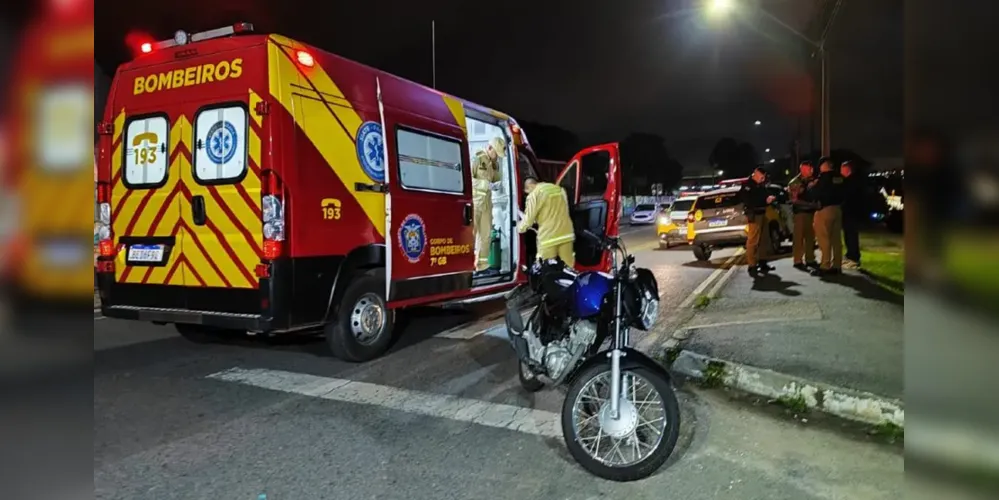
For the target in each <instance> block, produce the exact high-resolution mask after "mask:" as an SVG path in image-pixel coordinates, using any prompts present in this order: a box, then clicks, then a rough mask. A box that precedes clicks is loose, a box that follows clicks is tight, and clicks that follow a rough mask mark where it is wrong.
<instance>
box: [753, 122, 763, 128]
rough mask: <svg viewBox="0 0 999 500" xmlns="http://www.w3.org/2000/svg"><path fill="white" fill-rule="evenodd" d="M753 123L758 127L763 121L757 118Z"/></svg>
mask: <svg viewBox="0 0 999 500" xmlns="http://www.w3.org/2000/svg"><path fill="white" fill-rule="evenodd" d="M753 125H756V126H757V127H759V126H760V125H763V122H761V121H759V120H756V121H755V122H753Z"/></svg>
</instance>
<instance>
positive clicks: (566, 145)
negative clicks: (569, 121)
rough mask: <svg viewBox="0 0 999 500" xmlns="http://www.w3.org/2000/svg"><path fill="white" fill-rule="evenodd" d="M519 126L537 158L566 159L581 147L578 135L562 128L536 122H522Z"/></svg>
mask: <svg viewBox="0 0 999 500" xmlns="http://www.w3.org/2000/svg"><path fill="white" fill-rule="evenodd" d="M520 127H521V128H522V129H523V130H524V134H526V135H527V141H528V142H529V143H531V148H533V149H534V154H536V155H538V158H541V159H545V160H566V161H568V160H569V158H572V157H573V155H575V154H576V153H577V152H579V150H580V149H582V146H581V145H580V141H579V137H578V136H577V135H576V134H575V133H573V132H570V131H568V130H566V129H564V128H560V127H556V126H554V125H546V124H543V123H536V122H524V123H521V124H520Z"/></svg>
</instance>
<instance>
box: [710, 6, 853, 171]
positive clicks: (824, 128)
mask: <svg viewBox="0 0 999 500" xmlns="http://www.w3.org/2000/svg"><path fill="white" fill-rule="evenodd" d="M842 5H843V0H836V4H835V5H834V6H833V9H832V11H831V13H830V14H829V19H828V20H827V21H826V24H825V26H823V27H822V36H820V37H819V39H818V40H812V39H811V38H810V37H808V36H807V35H805V34H804V33H802V32H800V31H798V30H796V29H794V28H792V27H791V26H789V25H788V24H787V23H785V22H784V21H781V20H780V19H778V18H777V17H775V16H774V15H773V14H771V13H770V12H768V11H767V10H766V9H764V8H763V7H757V9H756V10H758V11H759V12H760V13H761V14H763V15H764V16H766V17H767V18H769V19H770V20H771V21H773V22H775V23H777V24H778V25H780V26H781V27H783V28H784V29H786V30H787V31H788V32H790V33H791V34H793V35H795V36H797V37H798V38H800V39H801V40H803V41H804V42H805V43H807V44H808V45H809V46H811V47H812V49H814V50H815V51H814V52H813V53H812V57H816V56H818V58H819V72H820V76H819V79H820V80H821V84H820V94H819V122H820V123H821V126H820V129H821V132H820V134H821V138H820V142H821V144H822V156H829V149H830V148H829V144H830V140H829V135H830V134H829V70H828V68H827V64H826V62H827V61H826V57H827V51H826V40H827V39H828V37H829V29H830V28H832V25H833V21H835V20H836V15H837V14H839V9H840V7H841V6H842ZM736 7H737V6H736V3H735V2H734V1H733V0H708V3H707V8H708V14H709V15H711V16H713V17H721V16H728V15H730V14H731V13H732V12H733V11H734V10H735V9H736ZM756 124H757V125H759V124H760V123H759V121H758V120H757V122H756Z"/></svg>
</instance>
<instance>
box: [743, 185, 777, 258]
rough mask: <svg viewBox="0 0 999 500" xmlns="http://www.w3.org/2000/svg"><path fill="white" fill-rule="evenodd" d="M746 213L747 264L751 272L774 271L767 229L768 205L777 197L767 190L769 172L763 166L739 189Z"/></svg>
mask: <svg viewBox="0 0 999 500" xmlns="http://www.w3.org/2000/svg"><path fill="white" fill-rule="evenodd" d="M739 197H740V199H741V200H742V203H743V207H744V210H745V214H746V219H747V226H746V233H747V234H746V264H748V265H749V274H750V275H751V276H754V277H755V276H756V275H757V274H758V273H760V272H767V271H773V270H774V268H773V267H771V266H770V265H769V264H767V261H766V257H767V256H768V250H769V248H770V234H769V231H768V230H767V206H768V205H770V204H771V203H773V202H774V200H775V199H776V198H775V197H774V196H773V195H771V194H770V192H769V191H767V173H766V171H765V170H763V168H762V167H757V168H756V169H754V170H753V175H752V176H751V177H750V178H749V180H747V181H746V183H745V184H743V185H742V189H741V190H740V191H739Z"/></svg>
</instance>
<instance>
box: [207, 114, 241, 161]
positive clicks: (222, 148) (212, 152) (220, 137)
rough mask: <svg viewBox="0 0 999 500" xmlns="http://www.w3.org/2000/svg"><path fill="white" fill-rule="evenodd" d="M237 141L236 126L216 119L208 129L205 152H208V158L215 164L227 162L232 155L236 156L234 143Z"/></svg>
mask: <svg viewBox="0 0 999 500" xmlns="http://www.w3.org/2000/svg"><path fill="white" fill-rule="evenodd" d="M238 141H239V137H237V136H236V127H233V126H232V124H231V123H229V122H228V121H225V120H221V121H217V122H215V125H212V126H211V128H209V129H208V135H207V136H206V140H205V153H207V154H208V159H209V160H211V161H212V163H214V164H216V165H223V164H226V163H229V161H230V160H232V157H233V156H236V143H237V142H238Z"/></svg>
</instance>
